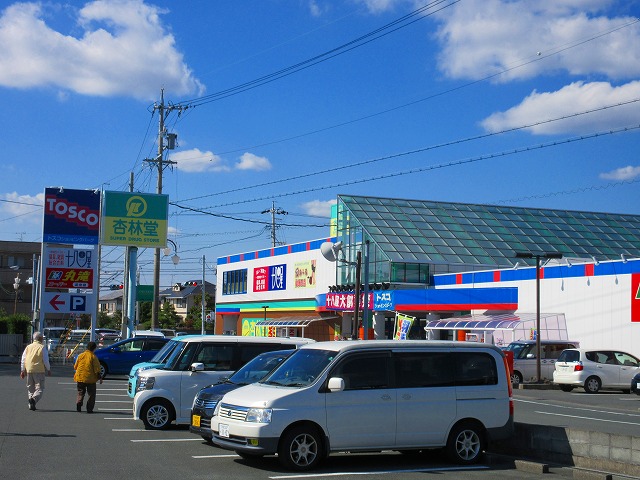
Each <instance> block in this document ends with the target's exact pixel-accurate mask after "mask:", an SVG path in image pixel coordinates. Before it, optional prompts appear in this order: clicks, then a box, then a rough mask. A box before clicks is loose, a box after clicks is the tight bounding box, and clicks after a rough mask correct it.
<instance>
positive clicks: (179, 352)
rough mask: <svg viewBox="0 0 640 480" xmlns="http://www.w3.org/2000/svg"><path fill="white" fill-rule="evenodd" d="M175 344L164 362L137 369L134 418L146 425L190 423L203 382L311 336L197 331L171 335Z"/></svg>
mask: <svg viewBox="0 0 640 480" xmlns="http://www.w3.org/2000/svg"><path fill="white" fill-rule="evenodd" d="M175 338H176V340H177V341H178V342H180V345H178V346H177V347H176V348H175V349H174V350H173V352H172V353H171V355H170V356H169V358H168V359H167V361H166V362H165V363H164V365H163V366H162V367H159V368H152V369H149V370H145V371H144V372H143V373H142V375H139V378H138V382H137V392H136V396H135V397H134V398H133V418H134V420H142V423H144V426H145V428H147V429H149V430H160V429H165V428H168V427H169V425H170V424H171V423H172V422H174V421H175V423H176V424H186V425H189V424H190V423H191V406H192V405H193V399H194V398H195V397H196V395H197V394H198V392H199V391H200V390H202V388H203V387H206V386H207V385H212V384H214V383H217V382H219V381H220V380H222V379H223V378H228V377H229V375H231V374H232V373H233V372H235V371H236V370H238V369H239V368H240V367H242V366H243V365H244V364H245V363H247V362H248V361H249V360H252V359H253V358H255V357H256V356H257V355H259V354H260V353H264V352H268V351H272V350H286V349H292V350H293V349H295V348H297V347H299V346H301V345H304V344H307V343H311V342H314V340H311V339H308V338H299V337H291V338H289V337H248V336H231V335H195V336H184V337H175Z"/></svg>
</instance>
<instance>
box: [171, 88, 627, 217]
mask: <svg viewBox="0 0 640 480" xmlns="http://www.w3.org/2000/svg"><path fill="white" fill-rule="evenodd" d="M637 102H640V98H634V99H632V100H628V101H626V102H619V103H615V104H610V105H605V106H603V107H598V108H594V109H591V110H585V111H582V112H577V113H571V114H567V115H563V116H561V117H556V118H552V119H547V120H540V121H538V122H533V123H529V124H525V125H520V126H517V127H512V128H507V129H504V130H500V131H499V132H491V133H484V134H481V135H475V136H472V137H466V138H460V139H456V140H451V141H448V142H442V143H438V144H435V145H429V146H426V147H421V148H418V149H414V150H409V151H407V152H400V153H395V154H391V155H385V156H382V157H376V158H372V159H368V160H362V161H359V162H355V163H350V164H348V165H339V166H336V167H332V168H331V169H330V170H327V169H323V170H317V171H315V172H309V173H304V174H300V175H294V176H291V177H287V178H283V179H279V180H272V181H269V182H263V183H257V184H253V185H249V186H246V187H239V188H234V189H233V190H225V191H222V192H216V193H208V194H206V195H200V196H197V197H191V198H187V199H184V200H177V202H189V201H192V200H200V199H202V198H208V197H215V196H218V195H226V194H228V193H234V192H239V191H243V190H250V189H253V188H262V187H266V186H270V185H275V184H279V183H284V182H289V181H293V180H300V179H303V178H309V177H312V176H315V175H322V174H326V173H328V172H330V173H332V174H333V173H335V172H336V171H339V170H345V169H347V168H355V167H362V166H364V165H370V164H373V163H377V162H381V161H383V160H391V159H394V158H399V157H403V156H407V155H413V154H416V153H423V152H427V151H430V150H436V149H439V148H444V147H450V146H455V145H460V144H462V143H468V142H471V141H475V140H482V139H486V138H491V137H494V136H498V135H503V134H505V133H511V132H517V131H521V130H526V129H528V128H533V127H538V126H540V125H545V124H549V123H553V122H559V121H561V120H568V119H571V118H577V117H579V116H582V115H587V114H590V113H596V112H601V111H604V110H608V109H611V108H616V107H621V106H624V105H629V104H632V103H637ZM225 205H231V204H225ZM207 208H217V207H207Z"/></svg>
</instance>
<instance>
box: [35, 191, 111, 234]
mask: <svg viewBox="0 0 640 480" xmlns="http://www.w3.org/2000/svg"><path fill="white" fill-rule="evenodd" d="M99 236H100V192H96V191H94V190H68V189H63V188H46V189H45V192H44V222H43V236H42V238H43V242H44V243H71V244H82V245H97V244H98V240H99Z"/></svg>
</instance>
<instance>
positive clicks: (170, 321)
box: [158, 302, 180, 329]
mask: <svg viewBox="0 0 640 480" xmlns="http://www.w3.org/2000/svg"><path fill="white" fill-rule="evenodd" d="M179 321H180V315H178V314H177V313H176V309H175V308H174V307H173V305H172V304H171V303H169V302H163V303H162V308H161V309H160V312H158V323H159V327H160V328H171V329H174V328H176V325H177V324H178V323H179Z"/></svg>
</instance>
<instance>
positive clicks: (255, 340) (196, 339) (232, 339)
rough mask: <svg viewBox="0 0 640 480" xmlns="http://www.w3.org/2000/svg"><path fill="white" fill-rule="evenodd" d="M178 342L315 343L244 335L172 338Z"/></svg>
mask: <svg viewBox="0 0 640 480" xmlns="http://www.w3.org/2000/svg"><path fill="white" fill-rule="evenodd" d="M172 338H173V339H174V340H175V341H177V342H210V341H214V342H243V343H278V344H285V345H289V344H290V345H306V344H312V343H315V340H313V339H311V338H303V337H249V336H243V335H181V336H179V337H172Z"/></svg>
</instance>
